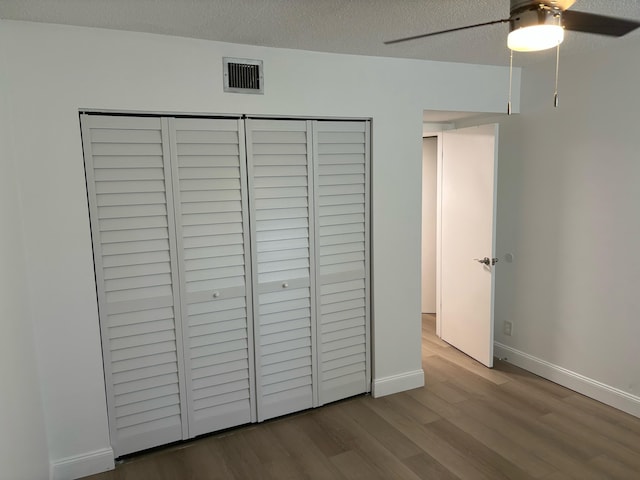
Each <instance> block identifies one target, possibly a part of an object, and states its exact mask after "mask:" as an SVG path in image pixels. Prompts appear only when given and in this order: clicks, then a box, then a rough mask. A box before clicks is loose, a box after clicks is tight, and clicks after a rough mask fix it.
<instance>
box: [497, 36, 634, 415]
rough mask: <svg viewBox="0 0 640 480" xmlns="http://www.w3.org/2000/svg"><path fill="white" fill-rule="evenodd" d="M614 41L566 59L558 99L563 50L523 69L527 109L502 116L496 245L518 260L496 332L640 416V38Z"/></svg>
mask: <svg viewBox="0 0 640 480" xmlns="http://www.w3.org/2000/svg"><path fill="white" fill-rule="evenodd" d="M610 45H611V46H610V48H608V49H606V50H602V51H599V52H594V53H592V54H589V55H584V56H579V57H573V58H561V64H560V79H561V81H560V84H561V85H560V107H559V108H558V109H553V108H552V96H553V79H554V71H553V67H554V62H553V60H554V58H555V56H554V55H549V60H548V61H547V62H545V63H543V64H540V65H538V66H536V67H532V68H526V69H524V71H523V79H522V114H521V115H518V116H513V117H510V118H509V119H508V120H506V121H503V122H502V124H501V126H500V129H501V130H500V139H501V141H500V151H499V153H500V167H499V180H498V221H497V228H498V233H497V240H498V245H497V246H498V252H499V254H500V255H501V256H504V255H505V254H506V253H513V255H514V261H513V263H511V264H508V263H504V262H502V263H500V264H499V267H498V269H497V278H496V280H497V284H496V292H497V298H496V340H497V341H498V342H499V343H500V344H503V345H505V346H506V347H508V348H506V349H502V350H501V352H502V354H504V355H506V356H508V357H509V358H510V359H511V360H513V361H514V362H516V363H520V364H522V365H524V366H528V368H531V369H535V370H536V371H538V372H539V373H541V374H543V375H545V376H548V377H550V378H554V379H556V380H557V381H561V382H564V383H565V384H568V385H570V386H572V388H577V389H581V390H582V391H584V392H586V393H589V394H590V395H593V396H596V397H598V398H599V399H601V400H602V401H605V402H607V403H610V404H612V405H616V406H618V407H619V408H623V409H625V410H626V411H629V412H631V413H634V414H635V415H637V416H640V360H639V359H640V357H639V356H638V352H639V350H638V342H639V339H640V295H639V292H640V254H639V253H638V252H639V246H640V213H639V206H640V186H639V182H640V129H639V125H640V123H639V118H640V95H639V94H638V85H640V62H639V61H638V58H640V38H639V37H638V36H637V35H636V36H634V37H627V38H624V39H611V40H610ZM505 320H509V321H511V322H513V336H511V337H506V336H504V335H502V322H504V321H505ZM564 369H566V370H567V371H565V370H564ZM581 376H584V377H586V378H582V377H581ZM598 382H599V383H598Z"/></svg>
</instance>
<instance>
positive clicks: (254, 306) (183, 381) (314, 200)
mask: <svg viewBox="0 0 640 480" xmlns="http://www.w3.org/2000/svg"><path fill="white" fill-rule="evenodd" d="M89 116H105V117H109V116H114V117H119V116H125V117H132V118H144V117H149V116H152V117H155V118H157V119H158V120H159V121H160V124H161V132H162V150H163V151H162V161H163V170H164V184H165V195H166V206H167V221H168V232H169V239H168V240H169V252H170V265H171V278H172V285H173V289H172V299H173V311H174V325H175V339H176V340H175V341H176V355H177V368H178V372H179V374H178V386H179V395H180V415H181V419H182V439H183V440H186V439H188V438H190V437H192V436H193V435H191V434H190V433H189V423H190V422H189V407H188V405H189V399H191V396H192V392H190V388H191V375H190V369H189V368H188V367H189V362H188V358H187V355H188V352H187V349H186V345H185V341H184V340H185V338H186V337H185V335H188V321H187V319H186V318H185V316H186V296H185V295H186V292H184V293H183V288H184V287H183V282H184V272H183V269H184V266H183V265H181V263H180V262H179V261H178V260H179V256H178V252H179V249H180V248H182V236H181V232H180V231H179V230H178V229H179V228H180V226H179V222H178V221H177V218H178V215H179V214H180V205H179V204H178V202H176V201H175V200H176V198H177V197H176V196H175V195H174V191H175V189H176V188H179V187H178V185H177V183H176V182H178V177H177V175H176V169H177V168H178V164H177V159H176V158H175V156H176V154H177V151H176V143H175V135H173V134H170V130H171V128H170V125H171V122H172V119H173V118H176V117H189V118H194V119H198V118H202V119H212V118H224V119H229V120H237V121H238V135H239V147H240V150H241V151H240V166H241V167H240V169H241V190H242V208H243V212H244V211H246V212H248V215H247V214H244V215H243V222H242V223H243V237H244V244H245V269H246V286H245V289H246V308H247V330H248V332H247V333H248V339H249V369H250V375H251V381H250V385H251V387H250V388H251V392H252V402H251V405H252V406H251V422H261V421H263V420H264V418H261V415H260V411H259V409H260V403H261V390H262V387H261V384H260V365H259V359H260V354H261V347H260V340H259V335H260V333H259V332H260V325H259V322H260V318H259V298H258V297H259V294H260V293H261V292H260V291H259V288H258V287H259V286H258V274H257V273H258V265H257V260H258V255H257V242H256V227H255V221H254V219H255V218H256V211H255V210H256V209H255V204H254V201H253V199H252V195H253V191H254V190H253V181H252V167H253V164H252V160H251V156H252V155H251V153H252V152H251V149H252V147H251V141H250V134H249V132H248V130H249V129H248V128H245V125H246V124H245V119H246V120H247V121H251V120H257V121H260V120H273V121H287V120H294V121H305V122H306V126H307V181H308V184H307V185H308V199H309V205H308V212H309V213H308V218H309V252H310V260H311V261H310V266H309V289H310V293H311V295H310V299H311V338H312V342H311V351H312V382H313V383H312V389H313V405H312V406H313V407H318V406H321V405H323V403H324V402H323V400H322V396H321V385H320V370H321V365H322V351H321V345H320V344H319V339H320V338H321V331H320V329H321V324H320V321H319V311H318V308H319V306H320V298H319V297H320V281H319V277H318V275H319V268H318V266H319V263H318V262H319V238H318V235H319V233H318V232H319V228H317V221H318V220H317V212H318V205H319V204H318V189H317V188H316V185H317V183H316V182H317V181H318V168H317V167H318V165H317V163H316V155H317V152H318V145H317V136H316V135H315V124H316V122H317V121H322V120H330V121H335V122H341V121H358V122H364V123H366V124H367V128H366V139H365V150H366V160H365V219H366V221H365V242H366V250H365V265H366V276H365V284H366V297H365V301H366V333H365V335H366V381H367V386H368V388H367V390H366V391H367V392H369V391H371V382H372V373H373V362H372V358H373V357H372V356H373V352H372V349H373V345H372V335H373V333H372V323H373V305H372V302H371V300H372V294H371V285H372V282H373V278H372V268H371V251H372V249H371V223H372V218H371V211H372V200H371V196H370V195H371V126H372V122H371V119H370V118H355V117H347V118H338V117H334V118H327V117H297V116H290V117H282V116H270V115H252V116H250V117H247V116H240V115H237V114H229V115H225V114H222V115H201V114H195V115H190V114H181V113H176V112H127V111H104V110H91V109H83V110H81V111H80V117H81V120H83V119H84V118H85V117H89ZM81 133H82V146H83V149H84V162H85V174H86V180H87V182H86V187H87V194H88V195H87V197H88V204H89V213H90V215H89V221H90V228H91V238H92V251H93V260H94V266H95V271H96V275H95V278H96V287H97V289H96V294H97V304H98V305H97V306H98V317H99V320H100V333H101V345H102V354H103V368H104V378H105V390H106V397H107V413H108V420H109V432H110V438H111V443H112V446H113V448H114V452H115V454H116V457H118V456H120V455H122V454H125V453H128V452H122V451H120V452H119V448H118V445H117V438H118V436H117V428H116V423H115V420H116V408H115V403H114V402H115V396H114V385H113V381H112V377H113V372H112V360H111V352H110V345H109V325H108V311H107V302H106V298H105V295H106V294H105V282H104V278H103V262H102V247H101V243H100V233H99V232H100V228H99V218H98V204H97V193H96V188H95V177H94V170H93V168H94V165H93V152H92V146H91V136H90V126H89V122H87V121H81ZM243 137H244V138H243ZM245 209H246V210H245ZM246 255H249V256H250V261H246ZM251 345H252V346H253V348H251Z"/></svg>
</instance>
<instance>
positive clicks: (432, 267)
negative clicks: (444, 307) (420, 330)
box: [422, 137, 438, 313]
mask: <svg viewBox="0 0 640 480" xmlns="http://www.w3.org/2000/svg"><path fill="white" fill-rule="evenodd" d="M437 164H438V139H437V138H436V137H427V138H424V139H423V140H422V313H435V311H436V206H437V205H436V201H437V198H438V186H437V176H436V172H437Z"/></svg>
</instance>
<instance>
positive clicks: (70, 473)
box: [50, 448, 115, 480]
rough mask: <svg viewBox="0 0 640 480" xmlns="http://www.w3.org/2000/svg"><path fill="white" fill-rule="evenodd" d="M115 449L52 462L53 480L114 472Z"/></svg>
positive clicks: (67, 479) (103, 449)
mask: <svg viewBox="0 0 640 480" xmlns="http://www.w3.org/2000/svg"><path fill="white" fill-rule="evenodd" d="M114 467H115V464H114V456H113V449H111V448H102V449H100V450H94V451H93V452H86V453H83V454H81V455H75V456H73V457H66V458H61V459H59V460H55V461H52V462H51V471H50V478H51V480H72V479H75V478H80V477H86V476H87V475H93V474H96V473H102V472H106V471H107V470H113V469H114Z"/></svg>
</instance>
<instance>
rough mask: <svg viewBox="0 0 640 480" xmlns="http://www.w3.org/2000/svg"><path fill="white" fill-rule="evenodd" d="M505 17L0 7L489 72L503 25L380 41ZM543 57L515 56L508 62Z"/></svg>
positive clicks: (414, 9)
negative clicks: (469, 66)
mask: <svg viewBox="0 0 640 480" xmlns="http://www.w3.org/2000/svg"><path fill="white" fill-rule="evenodd" d="M573 9H575V10H581V11H585V12H592V13H599V14H605V15H612V16H621V17H627V18H632V19H635V20H638V21H640V0H578V1H577V2H576V4H575V5H574V7H573ZM508 16H509V0H0V18H2V19H6V20H26V21H34V22H48V23H62V24H69V25H80V26H90V27H102V28H110V29H116V30H131V31H138V32H149V33H160V34H167V35H177V36H183V37H193V38H201V39H208V40H218V41H224V42H232V43H241V44H250V45H263V46H269V47H281V48H295V49H302V50H315V51H323V52H336V53H350V54H360V55H376V56H388V57H403V58H419V59H426V60H441V61H452V62H466V63H481V64H490V65H507V64H508V57H509V54H508V50H507V48H506V36H507V32H508V26H507V25H506V24H499V25H492V26H488V27H480V28H476V29H471V30H466V31H462V32H456V33H450V34H445V35H442V36H438V37H432V38H426V39H422V40H415V41H412V42H407V43H404V44H399V45H390V46H386V45H384V44H383V42H384V41H385V40H391V39H394V38H398V37H405V36H409V35H416V34H421V33H426V32H429V31H434V30H442V29H447V28H453V27H459V26H463V25H468V24H473V23H480V22H487V21H490V20H496V19H500V18H506V17H508ZM638 30H640V29H638ZM630 35H633V36H638V35H640V32H639V31H635V32H633V33H632V34H630ZM616 41H617V40H616V39H614V38H608V37H600V36H597V35H587V34H583V33H576V32H567V35H566V39H565V43H564V44H563V47H562V50H563V53H565V54H569V53H578V52H585V51H589V50H590V49H594V48H601V47H606V46H611V45H615V42H616ZM550 54H551V55H552V53H550V52H540V53H533V54H520V55H517V56H516V58H515V64H516V65H526V64H528V63H531V62H535V61H538V60H540V59H541V58H545V55H550Z"/></svg>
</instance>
